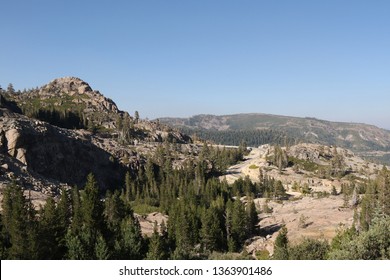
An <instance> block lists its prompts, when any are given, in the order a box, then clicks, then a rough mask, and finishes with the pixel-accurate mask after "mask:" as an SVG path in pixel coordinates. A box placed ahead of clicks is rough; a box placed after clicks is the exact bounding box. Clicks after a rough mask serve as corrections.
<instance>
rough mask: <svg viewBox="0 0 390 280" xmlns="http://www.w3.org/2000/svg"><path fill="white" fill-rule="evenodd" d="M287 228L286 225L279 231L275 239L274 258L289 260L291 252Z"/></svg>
mask: <svg viewBox="0 0 390 280" xmlns="http://www.w3.org/2000/svg"><path fill="white" fill-rule="evenodd" d="M287 232H288V231H287V228H286V227H285V226H284V227H282V229H281V230H280V231H279V234H278V236H277V237H276V239H275V245H274V254H273V259H275V260H288V259H289V252H288V243H289V241H288V237H287Z"/></svg>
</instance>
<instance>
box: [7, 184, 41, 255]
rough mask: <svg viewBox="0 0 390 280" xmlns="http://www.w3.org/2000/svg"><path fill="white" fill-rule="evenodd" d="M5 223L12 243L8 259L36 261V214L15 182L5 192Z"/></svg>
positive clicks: (8, 250) (8, 251)
mask: <svg viewBox="0 0 390 280" xmlns="http://www.w3.org/2000/svg"><path fill="white" fill-rule="evenodd" d="M3 223H4V229H5V232H6V235H7V236H8V237H7V238H8V239H9V243H10V247H9V248H8V249H7V257H8V258H10V259H35V258H36V254H37V251H36V243H37V239H36V238H37V235H36V221H35V212H34V209H33V208H32V206H31V204H30V203H29V202H28V201H27V199H26V198H25V196H24V194H23V190H22V188H21V187H20V186H19V185H17V184H16V182H15V181H14V182H13V183H12V184H9V185H8V186H7V187H6V188H5V190H4V195H3Z"/></svg>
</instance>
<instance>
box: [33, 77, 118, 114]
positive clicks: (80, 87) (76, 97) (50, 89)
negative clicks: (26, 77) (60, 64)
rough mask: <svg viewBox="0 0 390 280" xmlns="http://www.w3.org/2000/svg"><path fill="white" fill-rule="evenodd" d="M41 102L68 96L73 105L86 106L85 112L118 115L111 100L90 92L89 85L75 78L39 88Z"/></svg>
mask: <svg viewBox="0 0 390 280" xmlns="http://www.w3.org/2000/svg"><path fill="white" fill-rule="evenodd" d="M36 95H38V96H39V97H40V98H41V99H42V100H44V99H50V98H53V96H62V95H68V96H71V97H73V100H72V101H73V102H74V103H75V104H81V103H82V104H86V108H85V109H86V110H87V111H94V112H107V113H118V112H119V109H118V107H117V106H116V104H115V103H114V101H112V100H111V99H109V98H107V97H105V96H103V95H102V94H101V93H100V92H99V91H95V90H92V88H91V87H90V85H89V84H88V83H86V82H84V81H83V80H81V79H79V78H76V77H64V78H59V79H55V80H53V81H51V82H50V83H48V84H47V85H45V86H43V87H41V88H40V89H39V91H38V92H37V94H36Z"/></svg>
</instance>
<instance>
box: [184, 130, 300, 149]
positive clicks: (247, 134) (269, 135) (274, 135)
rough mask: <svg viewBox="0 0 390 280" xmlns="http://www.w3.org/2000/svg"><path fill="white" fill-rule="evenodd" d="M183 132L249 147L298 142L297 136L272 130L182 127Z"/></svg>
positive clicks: (218, 141) (217, 141) (224, 143)
mask: <svg viewBox="0 0 390 280" xmlns="http://www.w3.org/2000/svg"><path fill="white" fill-rule="evenodd" d="M181 130H182V131H183V133H185V134H188V135H193V136H195V138H200V139H207V140H209V141H212V142H214V143H217V144H221V145H233V146H238V145H240V143H242V142H245V143H247V145H248V146H250V147H258V146H260V145H264V144H275V145H276V144H278V145H282V146H286V145H293V144H296V143H297V142H298V140H297V139H299V138H298V137H297V138H295V137H291V136H287V135H286V134H285V133H283V132H281V131H278V130H273V129H262V130H254V129H251V130H239V129H238V130H226V131H218V130H207V129H191V128H182V129H181Z"/></svg>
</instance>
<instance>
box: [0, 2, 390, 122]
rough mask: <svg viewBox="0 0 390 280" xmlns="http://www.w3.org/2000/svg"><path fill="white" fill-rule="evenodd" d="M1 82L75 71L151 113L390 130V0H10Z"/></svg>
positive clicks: (2, 15)
mask: <svg viewBox="0 0 390 280" xmlns="http://www.w3.org/2000/svg"><path fill="white" fill-rule="evenodd" d="M0 36H1V40H0V85H1V86H2V87H3V88H6V87H7V85H8V83H13V85H14V87H15V88H16V89H23V88H31V87H36V86H41V85H43V84H46V83H48V82H49V81H51V80H53V79H54V78H57V77H63V76H77V77H80V78H82V79H83V80H85V81H86V82H88V83H89V84H90V85H91V87H92V88H93V89H97V90H100V91H101V92H102V93H103V94H104V95H106V96H108V97H110V98H112V99H113V100H114V101H115V102H116V103H117V105H118V106H119V108H120V109H122V110H126V111H129V112H130V114H132V113H133V112H134V111H135V110H138V111H139V112H140V115H141V117H148V118H150V119H153V118H157V117H165V116H172V117H173V116H191V115H195V114H200V113H210V114H219V115H220V114H232V113H247V112H253V113H256V112H257V113H272V114H282V115H291V116H301V117H306V116H308V117H316V118H321V119H327V120H337V121H353V122H364V123H370V124H375V125H377V126H380V127H383V128H387V129H390V108H389V107H390V106H389V105H390V1H388V0H383V1H380V0H367V1H359V0H351V1H343V0H326V1H320V0H318V1H317V0H306V1H300V0H252V1H249V0H237V1H230V0H192V1H191V0H176V1H173V0H159V1H158V0H137V1H135V0H134V1H133V0H124V1H120V0H109V1H105V0H102V1H90V0H78V1H75V0H63V1H60V0H35V1H31V0H25V1H21V0H12V1H1V4H0Z"/></svg>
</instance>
